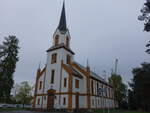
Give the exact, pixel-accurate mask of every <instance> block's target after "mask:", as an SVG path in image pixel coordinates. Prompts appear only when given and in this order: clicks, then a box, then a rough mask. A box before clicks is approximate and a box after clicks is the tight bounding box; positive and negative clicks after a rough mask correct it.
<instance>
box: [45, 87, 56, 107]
mask: <svg viewBox="0 0 150 113" xmlns="http://www.w3.org/2000/svg"><path fill="white" fill-rule="evenodd" d="M47 93H48V98H47V109H54V99H55V90H53V89H50V90H48V91H47Z"/></svg>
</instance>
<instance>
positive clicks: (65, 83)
mask: <svg viewBox="0 0 150 113" xmlns="http://www.w3.org/2000/svg"><path fill="white" fill-rule="evenodd" d="M64 87H67V78H64Z"/></svg>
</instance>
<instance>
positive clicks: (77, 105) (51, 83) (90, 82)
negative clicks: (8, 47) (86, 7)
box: [33, 3, 115, 110]
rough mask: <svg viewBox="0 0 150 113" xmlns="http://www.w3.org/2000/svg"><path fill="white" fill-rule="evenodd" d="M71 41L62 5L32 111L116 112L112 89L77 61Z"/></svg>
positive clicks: (39, 78)
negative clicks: (75, 110)
mask: <svg viewBox="0 0 150 113" xmlns="http://www.w3.org/2000/svg"><path fill="white" fill-rule="evenodd" d="M70 40H71V36H70V34H69V30H68V28H67V25H66V15H65V4H64V3H63V8H62V12H61V17H60V22H59V25H58V27H57V29H56V31H55V33H54V35H53V43H52V46H51V47H50V48H49V49H48V50H47V61H46V66H45V67H44V68H43V69H40V68H39V69H38V70H37V75H36V83H35V84H36V85H35V95H34V102H33V107H34V108H38V109H67V110H74V109H100V108H114V107H115V101H114V91H113V86H111V85H110V84H109V83H107V82H106V81H105V80H104V79H102V78H101V77H100V76H99V75H97V74H96V73H94V72H93V71H92V70H90V67H89V66H88V65H87V66H82V65H81V64H79V63H78V62H76V61H74V55H75V53H74V52H73V51H72V50H71V47H70ZM98 89H105V91H104V90H98Z"/></svg>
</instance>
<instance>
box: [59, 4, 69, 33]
mask: <svg viewBox="0 0 150 113" xmlns="http://www.w3.org/2000/svg"><path fill="white" fill-rule="evenodd" d="M58 29H59V30H60V31H66V30H67V26H66V13H65V2H63V7H62V12H61V17H60V22H59V25H58Z"/></svg>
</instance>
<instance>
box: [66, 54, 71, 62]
mask: <svg viewBox="0 0 150 113" xmlns="http://www.w3.org/2000/svg"><path fill="white" fill-rule="evenodd" d="M66 57H67V58H66V63H67V64H70V62H71V56H70V55H67V56H66Z"/></svg>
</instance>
